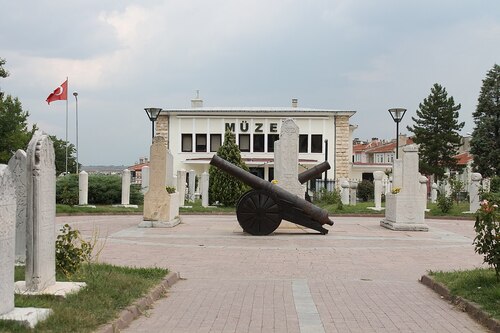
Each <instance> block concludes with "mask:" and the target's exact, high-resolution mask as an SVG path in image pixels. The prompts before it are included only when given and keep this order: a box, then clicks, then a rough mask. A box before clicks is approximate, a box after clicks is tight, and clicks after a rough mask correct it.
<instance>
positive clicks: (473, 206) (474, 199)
mask: <svg viewBox="0 0 500 333" xmlns="http://www.w3.org/2000/svg"><path fill="white" fill-rule="evenodd" d="M481 179H483V176H482V175H481V174H480V173H477V172H474V173H472V174H471V182H470V186H469V211H470V212H472V213H475V212H476V211H477V210H478V209H479V206H480V205H479V191H480V188H481Z"/></svg>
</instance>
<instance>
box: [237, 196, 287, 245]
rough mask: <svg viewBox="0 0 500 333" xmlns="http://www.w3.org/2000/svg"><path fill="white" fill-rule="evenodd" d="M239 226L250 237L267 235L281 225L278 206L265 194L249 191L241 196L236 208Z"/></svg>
mask: <svg viewBox="0 0 500 333" xmlns="http://www.w3.org/2000/svg"><path fill="white" fill-rule="evenodd" d="M236 216H237V217H238V223H239V224H240V226H241V227H242V228H243V230H245V231H246V232H248V233H249V234H251V235H256V236H262V235H269V234H270V233H272V232H273V231H274V230H276V229H277V228H278V226H279V225H280V223H281V218H282V217H281V209H280V206H279V205H278V204H277V203H276V201H274V200H273V198H271V197H270V196H269V195H268V194H267V193H265V192H264V191H260V190H251V191H248V192H246V193H245V194H243V195H242V196H241V198H240V200H239V201H238V204H237V206H236Z"/></svg>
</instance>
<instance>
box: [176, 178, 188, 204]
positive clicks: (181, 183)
mask: <svg viewBox="0 0 500 333" xmlns="http://www.w3.org/2000/svg"><path fill="white" fill-rule="evenodd" d="M177 192H179V205H180V206H181V207H182V206H184V205H185V203H184V199H185V196H186V170H184V169H181V170H178V171H177Z"/></svg>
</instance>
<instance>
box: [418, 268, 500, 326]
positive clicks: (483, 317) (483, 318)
mask: <svg viewBox="0 0 500 333" xmlns="http://www.w3.org/2000/svg"><path fill="white" fill-rule="evenodd" d="M420 282H421V283H422V284H423V285H425V286H427V287H429V288H431V289H432V290H434V291H435V292H437V293H438V294H440V295H441V297H442V298H444V299H445V300H447V301H449V302H451V303H452V304H454V305H455V306H456V307H457V308H459V309H461V310H462V311H464V312H467V314H468V315H469V316H470V317H471V318H473V319H474V320H475V321H477V322H478V323H480V324H481V325H483V326H484V327H486V328H488V329H489V330H491V331H492V332H495V333H500V320H497V319H495V318H492V317H491V316H490V315H489V314H487V313H486V312H484V311H483V309H481V307H480V306H479V305H478V304H476V303H474V302H471V301H468V300H466V299H464V298H462V297H460V296H453V295H451V294H450V291H449V290H448V288H446V287H445V286H444V285H443V284H441V283H439V282H436V281H434V280H433V279H432V278H431V277H429V276H427V275H422V278H421V279H420Z"/></svg>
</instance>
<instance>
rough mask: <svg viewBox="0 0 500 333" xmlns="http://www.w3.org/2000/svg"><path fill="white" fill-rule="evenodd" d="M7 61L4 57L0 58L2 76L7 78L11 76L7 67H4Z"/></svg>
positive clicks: (0, 74) (0, 75)
mask: <svg viewBox="0 0 500 333" xmlns="http://www.w3.org/2000/svg"><path fill="white" fill-rule="evenodd" d="M5 63H6V61H5V59H3V58H0V77H3V78H6V77H7V76H9V72H7V70H6V69H4V68H3V65H5Z"/></svg>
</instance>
